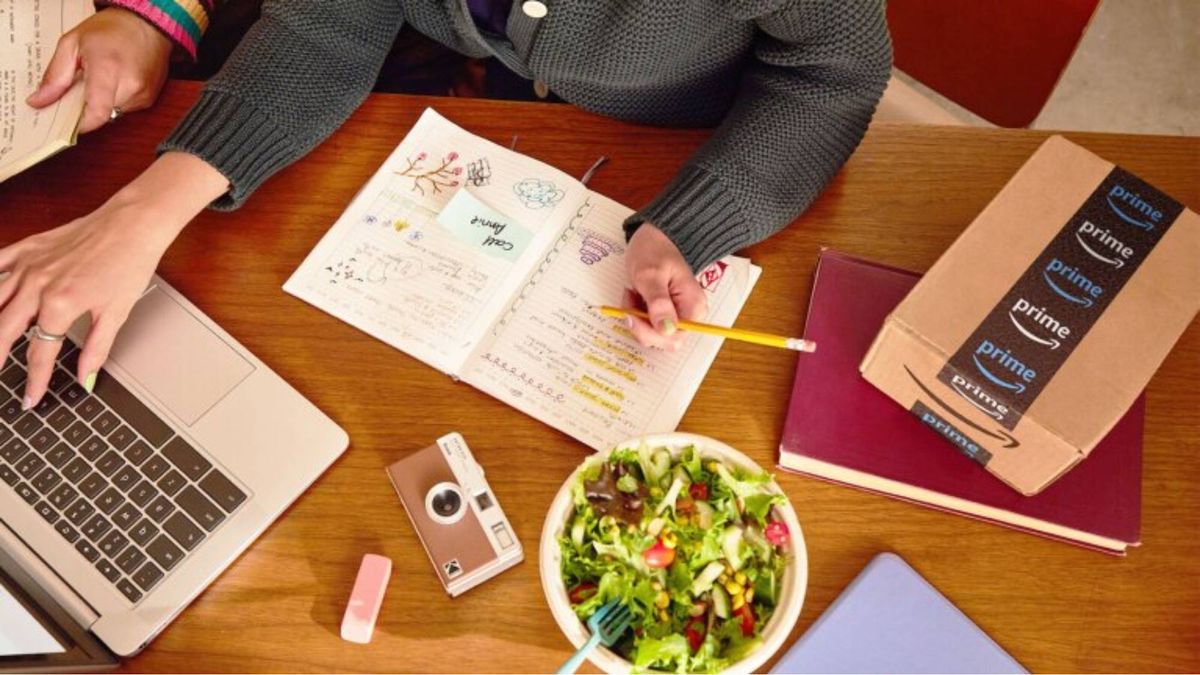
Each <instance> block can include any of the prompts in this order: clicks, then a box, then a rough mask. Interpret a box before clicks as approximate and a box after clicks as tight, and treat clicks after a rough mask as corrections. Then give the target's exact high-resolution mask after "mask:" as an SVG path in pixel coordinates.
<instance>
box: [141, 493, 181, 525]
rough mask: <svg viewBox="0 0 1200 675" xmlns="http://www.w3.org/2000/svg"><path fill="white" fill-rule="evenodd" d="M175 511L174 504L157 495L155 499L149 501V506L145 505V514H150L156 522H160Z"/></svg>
mask: <svg viewBox="0 0 1200 675" xmlns="http://www.w3.org/2000/svg"><path fill="white" fill-rule="evenodd" d="M174 511H175V505H174V504H172V503H171V500H170V499H167V498H166V497H164V496H162V495H159V496H158V498H157V499H155V500H154V501H152V502H150V506H147V507H146V515H148V516H150V518H151V519H152V520H154V522H156V523H161V522H162V521H164V520H166V519H167V516H169V515H171V513H173V512H174Z"/></svg>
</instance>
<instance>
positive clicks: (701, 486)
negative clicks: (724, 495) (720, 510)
mask: <svg viewBox="0 0 1200 675" xmlns="http://www.w3.org/2000/svg"><path fill="white" fill-rule="evenodd" d="M688 494H690V495H691V496H692V499H695V500H696V501H699V502H703V501H707V500H708V483H701V482H696V483H692V487H690V488H688Z"/></svg>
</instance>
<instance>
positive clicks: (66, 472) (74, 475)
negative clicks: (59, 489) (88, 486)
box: [62, 457, 92, 485]
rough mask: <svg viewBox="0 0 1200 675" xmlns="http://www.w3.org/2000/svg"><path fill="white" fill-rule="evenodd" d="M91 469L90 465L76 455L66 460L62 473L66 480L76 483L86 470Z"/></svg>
mask: <svg viewBox="0 0 1200 675" xmlns="http://www.w3.org/2000/svg"><path fill="white" fill-rule="evenodd" d="M91 470H92V467H91V465H89V464H88V463H87V462H85V461H83V458H82V457H76V458H75V459H73V460H71V461H70V462H67V465H66V466H64V467H63V470H62V474H63V476H64V477H65V478H66V479H67V480H69V481H71V482H72V483H75V484H76V485H78V484H79V481H80V480H82V479H83V477H84V476H86V475H88V472H89V471H91Z"/></svg>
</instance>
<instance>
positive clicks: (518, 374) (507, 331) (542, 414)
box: [463, 193, 760, 450]
mask: <svg viewBox="0 0 1200 675" xmlns="http://www.w3.org/2000/svg"><path fill="white" fill-rule="evenodd" d="M630 213H632V211H631V210H630V209H628V208H626V207H624V206H622V205H620V204H618V203H617V202H614V201H612V200H611V199H608V198H606V197H603V196H601V195H598V194H595V193H591V194H590V195H589V196H588V200H587V202H585V203H584V204H583V205H582V206H580V207H579V209H578V210H577V212H576V214H575V215H574V217H573V218H572V219H571V222H570V224H569V225H568V227H567V228H566V230H565V231H564V232H563V233H562V234H561V235H560V237H559V239H558V241H557V242H556V243H555V246H554V248H553V249H552V250H551V252H550V253H549V254H547V256H546V257H545V258H544V259H543V261H542V263H541V264H540V265H539V266H538V270H537V271H536V272H535V273H534V275H533V276H532V277H531V279H530V282H529V284H527V285H526V286H525V287H524V288H523V289H522V290H521V292H520V294H519V295H518V297H517V298H516V299H515V300H514V302H513V305H512V306H511V307H510V308H509V311H507V312H506V313H505V314H504V316H502V317H501V319H500V321H499V322H498V323H497V324H496V326H495V327H494V329H493V331H492V337H491V338H490V340H485V341H484V342H482V343H481V344H480V347H479V350H478V352H477V353H476V354H474V355H473V356H472V357H471V359H470V361H469V362H468V363H467V365H466V367H465V368H464V372H463V379H464V380H466V381H467V382H469V383H470V384H472V385H474V386H475V387H477V388H479V389H481V390H483V391H485V392H487V393H489V394H491V395H492V396H495V397H496V398H498V399H500V400H501V401H504V402H505V403H507V404H509V405H511V406H513V407H514V408H517V409H518V410H521V411H522V412H524V413H526V414H528V415H530V416H532V417H534V418H536V419H538V420H541V421H542V422H545V423H546V424H549V425H550V426H552V427H554V428H556V429H559V430H560V431H563V432H565V433H567V434H569V435H571V436H573V437H575V438H577V439H579V440H580V441H582V442H583V443H586V444H587V445H589V446H591V447H592V448H594V449H597V450H600V449H604V448H609V447H612V446H613V445H615V444H617V443H619V442H621V441H624V440H627V439H629V438H632V437H635V436H639V435H642V434H646V433H654V432H662V431H672V430H674V429H675V427H676V426H678V424H679V420H680V419H681V418H682V417H683V413H684V412H685V411H686V410H687V406H688V405H689V404H690V403H691V400H692V397H693V396H694V395H695V393H696V390H697V389H698V388H699V386H700V382H701V381H702V380H703V378H704V375H705V374H706V373H707V372H708V369H709V367H710V366H711V365H712V361H713V359H714V358H715V357H716V354H717V351H718V350H719V349H720V347H721V342H722V341H721V339H719V338H715V337H710V336H698V335H689V336H687V337H686V339H685V341H684V345H683V347H682V348H681V349H680V350H679V351H678V352H673V353H672V352H666V351H658V350H653V349H643V348H642V347H640V346H639V345H638V343H637V341H636V340H634V339H633V336H632V335H631V334H630V332H629V330H628V329H627V328H626V327H625V325H624V323H623V322H620V321H617V320H614V319H611V318H608V317H604V316H601V315H600V314H599V313H598V312H596V311H595V310H593V309H590V307H591V306H593V305H605V304H607V305H620V304H621V302H622V294H623V292H624V289H625V287H626V285H627V283H626V273H625V259H624V252H625V236H624V233H623V232H622V229H621V224H622V222H623V221H624V220H625V218H626V217H627V216H629V214H630ZM759 273H760V270H759V268H758V267H755V266H754V265H751V264H750V261H749V260H746V259H745V258H736V257H732V256H731V257H727V258H725V259H724V260H722V261H720V262H718V263H714V264H713V265H712V266H711V267H710V268H708V269H707V270H705V271H704V272H703V273H702V274H701V275H700V277H701V280H702V285H704V286H705V287H706V288H705V292H706V293H707V294H708V304H709V314H708V317H707V318H706V320H707V321H709V322H711V323H716V324H720V325H723V326H729V325H732V323H733V321H734V319H735V318H736V317H737V315H738V313H739V312H741V309H742V305H743V304H744V303H745V301H746V298H747V297H748V296H749V295H750V290H751V289H752V288H753V286H754V283H755V281H757V279H758V275H759Z"/></svg>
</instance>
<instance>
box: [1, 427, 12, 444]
mask: <svg viewBox="0 0 1200 675" xmlns="http://www.w3.org/2000/svg"><path fill="white" fill-rule="evenodd" d="M12 437H13V432H12V429H9V428H8V427H6V426H4V425H0V445H4V444H5V443H7V442H8V439H10V438H12Z"/></svg>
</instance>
